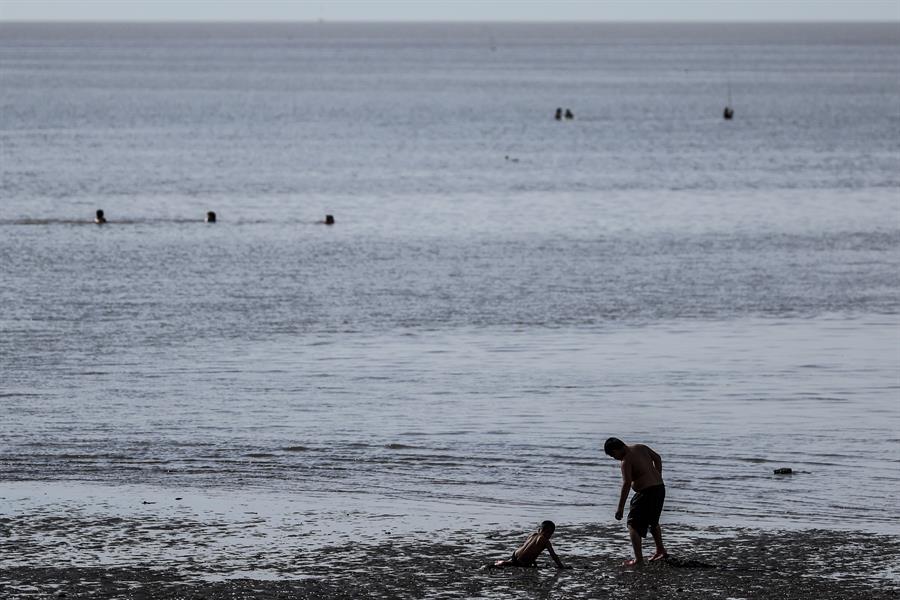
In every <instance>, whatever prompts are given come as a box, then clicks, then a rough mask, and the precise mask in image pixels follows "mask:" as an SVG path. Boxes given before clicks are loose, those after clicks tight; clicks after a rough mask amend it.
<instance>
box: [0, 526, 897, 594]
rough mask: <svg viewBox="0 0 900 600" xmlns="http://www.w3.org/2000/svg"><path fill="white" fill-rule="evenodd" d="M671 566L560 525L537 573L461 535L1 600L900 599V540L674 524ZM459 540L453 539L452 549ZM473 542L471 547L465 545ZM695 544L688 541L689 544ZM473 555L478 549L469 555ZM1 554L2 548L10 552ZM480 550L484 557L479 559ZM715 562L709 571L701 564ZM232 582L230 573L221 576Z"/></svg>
mask: <svg viewBox="0 0 900 600" xmlns="http://www.w3.org/2000/svg"><path fill="white" fill-rule="evenodd" d="M672 529H674V532H675V533H676V534H677V535H675V536H673V538H672V539H673V542H672V544H671V548H670V551H671V552H672V555H673V558H675V559H676V560H673V561H672V562H671V563H669V564H666V563H664V562H659V563H652V564H646V565H644V566H643V567H641V568H639V569H628V568H624V567H622V566H621V561H622V559H623V558H624V557H625V551H626V550H627V548H625V547H623V548H622V550H623V552H622V554H621V555H619V556H616V557H611V556H609V552H608V551H602V552H601V551H599V550H592V548H597V547H598V546H600V545H601V544H598V540H606V541H608V540H609V539H610V536H617V538H619V537H621V535H620V534H621V531H619V530H618V529H614V528H608V527H594V526H587V527H569V528H560V529H559V530H558V533H557V536H555V542H556V544H555V545H556V546H557V551H558V552H559V553H560V555H561V556H562V557H563V559H564V560H565V561H566V562H568V563H569V564H571V566H572V567H573V568H572V569H571V570H565V571H557V570H556V569H555V568H554V567H553V566H552V563H551V562H550V561H549V559H546V557H545V558H544V562H543V563H541V565H540V567H539V568H536V569H516V568H508V569H486V568H484V566H485V565H486V564H487V562H488V560H489V559H494V558H503V557H505V556H507V555H508V554H509V551H510V541H511V540H513V539H517V538H516V537H515V536H511V535H509V534H500V535H484V534H477V533H475V532H471V531H469V532H459V534H458V535H456V536H449V537H445V538H444V541H442V542H429V541H422V540H394V541H392V542H385V543H382V544H369V545H351V544H348V545H344V546H336V547H332V548H328V549H324V550H322V551H320V552H316V553H307V554H302V555H301V556H299V557H297V558H296V561H295V562H294V564H292V565H290V566H288V565H275V564H265V562H263V564H255V565H254V566H256V567H259V568H269V569H274V570H276V571H279V572H282V573H284V576H283V578H277V579H274V580H261V579H229V580H225V581H217V582H208V581H202V580H199V579H198V578H197V576H196V575H192V574H191V573H186V572H185V571H184V569H181V568H179V569H176V568H172V567H170V566H169V565H166V564H165V561H164V560H161V561H160V562H159V563H157V564H153V565H131V566H124V567H109V568H101V567H88V566H85V567H77V566H53V565H42V566H32V567H29V566H17V567H11V568H2V567H0V597H2V598H10V599H14V598H59V597H65V598H103V599H107V598H109V599H112V598H127V599H134V600H176V599H178V600H181V599H185V600H193V599H196V600H200V599H203V600H220V599H221V600H226V599H227V600H241V599H261V598H276V599H277V598H293V599H306V598H310V599H312V598H316V599H328V598H333V599H343V598H348V599H349V598H497V599H505V598H560V599H562V598H573V599H576V598H577V599H580V598H616V599H617V600H631V599H634V600H637V599H640V600H647V599H654V598H656V599H661V598H679V599H680V598H684V599H695V598H696V599H715V598H721V599H722V600H725V599H747V600H750V599H757V598H758V599H766V600H806V599H809V600H813V599H816V600H819V599H835V600H837V599H847V598H866V599H869V600H881V599H897V598H900V593H898V592H900V590H898V580H897V573H898V568H900V540H898V539H896V538H894V537H891V536H872V535H867V534H862V533H847V532H835V531H807V532H786V533H785V532H760V531H753V530H740V531H733V532H727V531H718V530H712V529H704V530H702V531H700V530H696V533H697V534H698V535H696V536H694V535H692V533H693V532H694V531H695V530H691V529H689V528H685V527H681V528H672ZM454 540H458V541H454ZM464 540H465V541H468V540H471V542H472V543H471V544H469V543H465V542H464ZM685 540H688V541H685ZM473 548H474V549H473ZM2 550H3V551H4V552H7V551H8V550H10V548H8V547H3V548H2ZM480 552H484V554H480ZM704 566H711V567H712V568H701V567H704ZM220 575H226V576H227V574H220Z"/></svg>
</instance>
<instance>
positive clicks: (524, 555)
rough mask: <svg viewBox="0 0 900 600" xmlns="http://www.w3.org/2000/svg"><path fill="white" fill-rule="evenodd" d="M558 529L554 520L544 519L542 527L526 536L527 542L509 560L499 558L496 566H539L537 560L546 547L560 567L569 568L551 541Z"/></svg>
mask: <svg viewBox="0 0 900 600" xmlns="http://www.w3.org/2000/svg"><path fill="white" fill-rule="evenodd" d="M554 531H556V524H555V523H553V521H544V522H543V523H541V528H540V529H538V530H537V531H535V532H534V533H532V534H531V535H529V536H528V538H526V540H525V542H524V543H523V544H522V545H521V546H519V548H518V549H517V550H516V551H515V552H513V554H512V557H510V558H509V559H508V560H498V561H497V562H495V563H494V565H493V566H494V567H534V566H537V565H536V564H535V561H537V557H538V556H539V555H540V553H541V552H543V551H544V550H545V549H546V550H547V552H548V553H549V554H550V558H552V559H553V562H555V563H556V567H557V568H558V569H567V568H568V567H566V566H565V565H563V564H562V561H561V560H559V557H558V556H557V555H556V552H554V551H553V544H551V543H550V537H551V536H552V535H553V532H554Z"/></svg>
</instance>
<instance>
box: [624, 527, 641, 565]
mask: <svg viewBox="0 0 900 600" xmlns="http://www.w3.org/2000/svg"><path fill="white" fill-rule="evenodd" d="M628 536H629V537H630V538H631V547H632V548H634V558H633V559H632V560H626V561H625V566H626V567H633V566H635V565H639V564H641V563H642V562H644V555H643V554H642V553H641V534H639V533H638V532H637V530H636V529H635V528H634V527H632V526H630V525H629V526H628Z"/></svg>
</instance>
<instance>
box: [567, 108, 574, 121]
mask: <svg viewBox="0 0 900 600" xmlns="http://www.w3.org/2000/svg"><path fill="white" fill-rule="evenodd" d="M574 118H575V115H574V114H572V111H571V110H569V109H568V108H567V109H566V119H574Z"/></svg>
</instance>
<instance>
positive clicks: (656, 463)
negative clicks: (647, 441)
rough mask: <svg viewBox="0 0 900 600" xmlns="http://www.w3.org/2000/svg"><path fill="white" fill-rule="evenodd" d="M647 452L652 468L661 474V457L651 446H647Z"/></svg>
mask: <svg viewBox="0 0 900 600" xmlns="http://www.w3.org/2000/svg"><path fill="white" fill-rule="evenodd" d="M647 452H649V453H650V461H651V462H652V463H653V468H654V469H656V471H657V473H659V474H660V475H662V457H661V456H660V455H659V454H657V453H656V452H654V451H653V448H650V447H648V448H647Z"/></svg>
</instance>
